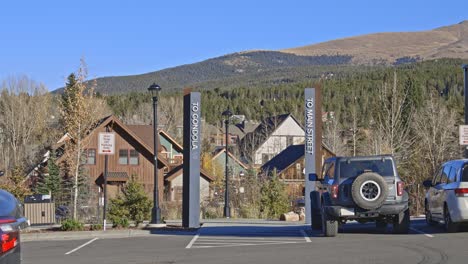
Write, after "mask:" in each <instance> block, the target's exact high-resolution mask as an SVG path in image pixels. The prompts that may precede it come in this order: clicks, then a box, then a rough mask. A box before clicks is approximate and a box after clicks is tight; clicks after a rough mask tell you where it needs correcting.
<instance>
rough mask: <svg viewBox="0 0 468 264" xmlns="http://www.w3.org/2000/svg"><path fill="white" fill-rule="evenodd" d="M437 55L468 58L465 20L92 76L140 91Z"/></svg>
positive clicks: (274, 78) (272, 80) (271, 79)
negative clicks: (131, 72)
mask: <svg viewBox="0 0 468 264" xmlns="http://www.w3.org/2000/svg"><path fill="white" fill-rule="evenodd" d="M439 58H457V59H468V20H464V21H462V22H460V23H458V24H454V25H449V26H442V27H438V28H435V29H432V30H426V31H414V32H384V33H372V34H365V35H359V36H353V37H347V38H341V39H336V40H331V41H326V42H321V43H316V44H312V45H306V46H301V47H296V48H288V49H282V50H279V51H272V50H249V51H240V52H235V53H231V54H226V55H223V56H219V57H215V58H210V59H207V60H204V61H200V62H196V63H192V64H185V65H180V66H176V67H171V68H166V69H162V70H159V71H154V72H147V73H144V74H138V75H127V76H109V77H100V78H96V79H95V80H96V83H97V87H96V91H97V92H99V93H101V94H114V93H125V92H130V91H144V90H146V87H148V86H149V85H150V84H151V83H153V82H157V83H158V84H159V85H160V86H161V87H164V89H165V90H177V89H182V88H185V87H193V88H197V89H213V88H226V87H244V86H245V87H253V86H257V85H278V84H281V83H290V82H297V81H304V80H317V79H319V78H321V76H323V75H324V74H325V75H326V74H327V73H329V72H336V71H340V69H341V68H343V67H346V66H358V65H365V66H391V65H398V64H402V63H413V62H418V61H424V60H434V59H439ZM61 89H63V88H60V89H58V90H56V92H61Z"/></svg>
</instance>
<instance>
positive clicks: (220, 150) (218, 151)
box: [211, 147, 247, 169]
mask: <svg viewBox="0 0 468 264" xmlns="http://www.w3.org/2000/svg"><path fill="white" fill-rule="evenodd" d="M225 152H226V148H225V147H223V148H220V149H217V150H216V152H215V155H214V156H213V158H211V160H214V159H216V158H217V157H219V156H220V155H221V154H223V153H225ZM227 153H228V156H229V157H231V159H233V160H234V161H235V162H237V163H238V164H239V165H240V166H241V167H242V168H244V169H247V165H245V164H244V163H243V162H242V161H240V160H239V159H238V158H236V156H234V154H232V153H231V152H230V151H228V152H227Z"/></svg>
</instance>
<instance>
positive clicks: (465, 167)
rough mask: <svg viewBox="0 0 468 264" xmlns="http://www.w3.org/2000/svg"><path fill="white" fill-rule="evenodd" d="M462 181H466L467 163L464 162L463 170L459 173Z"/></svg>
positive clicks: (467, 175) (467, 178)
mask: <svg viewBox="0 0 468 264" xmlns="http://www.w3.org/2000/svg"><path fill="white" fill-rule="evenodd" d="M460 181H462V182H468V164H465V165H464V166H463V172H462V174H461V180H460Z"/></svg>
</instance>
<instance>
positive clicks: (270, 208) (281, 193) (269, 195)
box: [260, 171, 289, 219]
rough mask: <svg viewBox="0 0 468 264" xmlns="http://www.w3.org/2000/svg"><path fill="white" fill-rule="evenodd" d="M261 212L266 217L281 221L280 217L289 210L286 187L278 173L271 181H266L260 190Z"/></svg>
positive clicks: (274, 174)
mask: <svg viewBox="0 0 468 264" xmlns="http://www.w3.org/2000/svg"><path fill="white" fill-rule="evenodd" d="M260 193H261V197H262V198H261V200H260V211H261V212H262V214H263V216H264V217H267V218H270V219H279V217H280V215H281V214H283V213H285V212H287V210H288V208H289V201H288V196H287V193H286V190H285V186H284V184H283V183H282V182H280V180H279V179H278V177H277V176H276V171H275V172H273V176H272V178H271V179H270V180H266V181H265V182H264V184H263V185H262V188H261V190H260Z"/></svg>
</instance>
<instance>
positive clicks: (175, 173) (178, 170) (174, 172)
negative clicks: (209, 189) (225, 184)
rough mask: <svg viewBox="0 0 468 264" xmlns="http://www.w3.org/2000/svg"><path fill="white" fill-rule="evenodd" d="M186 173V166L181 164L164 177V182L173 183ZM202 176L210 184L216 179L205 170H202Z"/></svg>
mask: <svg viewBox="0 0 468 264" xmlns="http://www.w3.org/2000/svg"><path fill="white" fill-rule="evenodd" d="M183 172H184V164H181V165H179V166H177V167H175V168H174V169H172V170H171V171H170V172H168V173H167V174H166V175H165V176H164V180H166V181H172V180H173V179H175V178H176V177H177V176H179V175H181V174H182V173H183ZM200 176H202V177H203V178H205V179H207V180H208V181H209V182H212V181H214V180H215V178H214V177H213V176H212V175H210V174H209V173H208V172H207V171H205V170H204V169H202V168H200Z"/></svg>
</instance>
